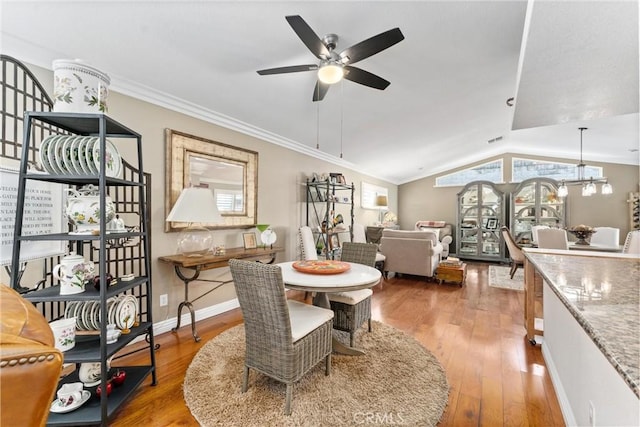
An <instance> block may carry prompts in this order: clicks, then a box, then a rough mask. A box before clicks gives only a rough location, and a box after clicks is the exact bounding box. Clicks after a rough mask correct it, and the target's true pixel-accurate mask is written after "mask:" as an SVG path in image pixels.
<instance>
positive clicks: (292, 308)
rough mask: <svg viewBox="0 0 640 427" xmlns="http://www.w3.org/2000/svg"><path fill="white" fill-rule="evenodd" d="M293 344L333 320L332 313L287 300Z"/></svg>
mask: <svg viewBox="0 0 640 427" xmlns="http://www.w3.org/2000/svg"><path fill="white" fill-rule="evenodd" d="M287 305H288V306H289V320H290V322H291V336H292V338H293V342H296V341H298V340H299V339H300V338H303V337H304V336H305V335H307V334H309V332H311V331H313V330H314V329H316V328H317V327H318V326H320V325H322V324H323V323H325V322H327V321H329V320H331V319H333V311H332V310H328V309H326V308H322V307H316V306H315V305H310V304H305V303H302V302H300V301H292V300H287Z"/></svg>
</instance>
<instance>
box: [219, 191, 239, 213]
mask: <svg viewBox="0 0 640 427" xmlns="http://www.w3.org/2000/svg"><path fill="white" fill-rule="evenodd" d="M215 196H216V205H217V206H218V210H219V211H220V213H222V214H225V213H227V214H232V213H236V212H242V206H243V204H242V191H234V190H215Z"/></svg>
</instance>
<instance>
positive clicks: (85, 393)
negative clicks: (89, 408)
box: [50, 390, 91, 414]
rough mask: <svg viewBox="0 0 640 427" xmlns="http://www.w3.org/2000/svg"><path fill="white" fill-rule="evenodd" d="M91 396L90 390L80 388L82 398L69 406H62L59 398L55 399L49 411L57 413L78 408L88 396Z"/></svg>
mask: <svg viewBox="0 0 640 427" xmlns="http://www.w3.org/2000/svg"><path fill="white" fill-rule="evenodd" d="M90 397H91V392H90V391H89V390H82V399H80V400H78V401H77V402H72V403H71V405H69V406H62V403H60V400H58V399H56V400H54V401H53V403H51V409H50V411H51V412H55V413H57V414H64V413H65V412H71V411H73V410H75V409H78V408H79V407H81V406H82V405H84V404H85V403H86V402H87V401H88V400H89V398H90Z"/></svg>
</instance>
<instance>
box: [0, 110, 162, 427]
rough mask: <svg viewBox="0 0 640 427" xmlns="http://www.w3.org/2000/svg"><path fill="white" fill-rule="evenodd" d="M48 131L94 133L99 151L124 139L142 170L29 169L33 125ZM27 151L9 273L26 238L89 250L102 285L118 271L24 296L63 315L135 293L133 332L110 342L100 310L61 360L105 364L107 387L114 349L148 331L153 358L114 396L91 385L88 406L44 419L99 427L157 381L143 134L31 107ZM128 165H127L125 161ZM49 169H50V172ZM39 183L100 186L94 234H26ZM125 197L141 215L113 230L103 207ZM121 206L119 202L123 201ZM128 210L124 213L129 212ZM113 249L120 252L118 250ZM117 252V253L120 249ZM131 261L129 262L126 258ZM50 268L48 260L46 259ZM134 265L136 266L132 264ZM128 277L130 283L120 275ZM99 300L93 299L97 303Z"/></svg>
mask: <svg viewBox="0 0 640 427" xmlns="http://www.w3.org/2000/svg"><path fill="white" fill-rule="evenodd" d="M42 128H47V129H56V132H61V133H65V134H70V135H84V136H93V137H96V138H97V142H96V144H99V146H100V149H99V152H100V153H106V152H107V151H105V149H106V148H107V143H109V144H110V142H109V141H108V140H107V139H106V138H107V136H108V137H109V138H112V139H114V138H122V139H123V141H125V140H126V142H127V143H129V142H131V141H135V144H136V146H135V150H134V151H135V152H136V153H137V164H136V168H137V171H138V172H137V173H131V174H128V175H126V176H124V177H122V178H121V177H120V176H114V175H113V174H108V173H106V171H107V166H106V163H107V160H106V158H107V156H106V155H103V156H100V157H101V158H100V159H99V160H98V161H97V162H96V166H98V165H99V167H97V168H96V169H97V170H98V173H97V174H91V173H87V174H78V173H76V174H71V173H64V172H65V171H64V170H63V171H62V172H63V173H58V174H54V173H41V172H34V171H33V170H32V169H30V164H32V163H33V160H32V159H33V156H32V155H31V154H30V153H33V152H34V151H37V150H38V147H36V143H38V142H39V143H41V142H42V141H40V140H39V138H38V137H36V136H34V134H35V133H36V132H35V130H38V129H42ZM23 141H24V145H23V149H22V158H21V161H20V169H19V172H18V191H17V206H18V209H17V212H16V218H15V235H14V241H13V251H12V262H11V270H10V271H13V272H17V271H19V270H20V262H21V261H20V252H21V248H22V245H23V244H25V243H27V242H37V241H52V240H56V241H64V242H67V244H68V248H69V249H70V250H71V249H72V248H75V252H77V253H79V254H85V255H86V256H88V257H89V258H90V259H92V260H94V261H95V262H96V265H97V267H98V270H97V271H98V272H99V276H98V277H99V279H100V283H103V284H106V283H108V281H107V274H109V271H108V270H109V269H115V270H116V271H115V272H114V273H116V274H113V276H114V277H115V278H116V279H115V282H114V283H112V284H110V285H107V286H100V287H99V289H96V288H94V287H93V286H91V285H87V287H86V289H85V291H84V292H82V293H78V294H72V295H61V294H60V286H58V285H55V284H53V285H52V286H45V287H44V288H41V289H39V288H38V289H36V290H32V291H30V292H27V293H25V294H23V296H24V297H25V298H26V299H28V300H30V301H32V302H34V303H54V304H57V305H58V307H62V309H58V315H59V316H62V315H63V314H62V313H64V307H65V306H66V305H67V304H70V303H71V302H72V301H79V302H82V301H85V302H86V301H95V302H98V303H99V304H98V305H99V307H100V312H101V313H107V312H108V301H109V299H112V298H115V297H116V296H118V295H124V294H127V295H131V297H132V298H135V301H136V304H137V306H138V310H137V312H138V315H137V316H138V317H137V319H136V321H135V322H134V323H133V325H132V327H131V328H130V330H129V332H128V333H126V334H123V335H121V336H120V337H119V338H118V339H117V341H116V342H112V343H110V344H107V322H108V316H107V315H101V316H100V320H99V322H98V323H99V328H98V329H99V330H98V331H97V333H95V334H93V335H84V336H76V344H75V346H74V347H73V348H71V349H69V350H67V351H65V352H64V353H63V354H64V362H65V363H71V364H76V366H79V364H81V363H88V362H94V363H100V369H101V375H100V378H101V380H100V385H99V387H101V389H102V390H107V382H108V379H109V375H110V372H109V366H108V360H109V359H110V358H112V357H113V356H114V355H115V354H116V353H118V352H119V351H121V350H122V349H123V348H124V347H125V346H126V345H128V344H130V343H131V342H132V341H134V340H135V339H136V338H138V337H141V336H144V337H145V338H146V340H147V342H148V343H149V345H148V347H147V348H148V352H149V361H148V364H147V365H143V366H124V367H120V368H119V369H120V370H124V371H125V373H126V381H125V382H124V383H123V384H122V385H121V386H120V387H114V388H113V389H112V392H111V394H109V395H108V396H107V393H102V394H101V396H99V397H98V396H96V393H95V391H96V389H89V391H90V392H91V397H90V398H89V399H88V401H87V402H86V404H83V405H82V406H80V407H79V408H77V409H75V410H73V411H70V412H66V413H55V412H51V413H50V416H49V418H48V420H47V425H91V424H101V425H107V424H108V421H109V419H110V417H111V416H112V415H113V414H114V413H115V412H116V411H117V410H118V409H119V408H120V407H121V406H122V405H123V404H124V403H125V402H127V401H128V400H129V399H130V398H131V397H132V395H133V393H134V392H135V390H136V389H137V388H138V387H139V386H140V385H141V384H142V382H143V381H144V380H145V379H146V378H147V377H148V376H149V375H151V377H152V384H153V385H155V384H156V364H155V344H154V338H153V321H152V315H151V301H152V299H151V295H152V293H151V275H150V273H151V268H150V241H149V235H148V233H149V232H150V227H149V214H148V211H147V210H148V209H149V206H148V196H147V192H148V187H147V183H145V178H146V177H147V175H146V174H143V173H141V172H140V171H143V170H144V169H143V165H142V138H141V136H140V134H138V133H136V132H134V131H132V130H131V129H128V128H127V127H126V126H124V125H122V124H120V123H118V122H117V121H115V120H113V119H111V118H110V117H108V116H106V115H105V114H102V113H95V114H94V113H55V112H27V113H25V116H24V133H23ZM127 165H128V164H127V163H126V162H125V166H127ZM49 172H51V171H49ZM31 180H34V181H41V182H48V183H56V184H59V185H61V186H63V187H65V188H66V186H69V187H71V188H76V189H77V188H80V187H82V186H84V185H87V184H92V185H94V186H96V187H97V188H98V190H99V194H100V196H99V206H100V221H99V232H98V233H97V234H70V233H64V232H63V233H53V234H28V233H23V232H22V225H23V218H24V209H23V206H24V201H25V194H26V188H27V182H29V181H31ZM111 193H113V194H126V196H117V195H116V196H115V198H116V199H123V198H127V199H128V200H127V202H126V204H123V205H122V206H125V205H126V206H129V208H124V207H123V211H124V212H129V213H131V212H133V213H135V215H134V216H136V217H138V218H139V220H138V224H137V225H136V226H134V227H127V228H125V229H121V230H117V231H116V232H113V231H109V230H108V228H107V221H106V217H105V215H106V214H105V205H106V198H107V195H108V194H111ZM116 205H117V206H119V204H118V202H116ZM131 206H135V209H134V210H133V211H127V209H130V207H131ZM124 212H123V213H124ZM128 242H134V243H133V246H137V249H136V251H137V252H136V251H133V250H132V249H131V248H127V247H126V246H127V244H128ZM114 248H115V249H116V250H117V251H120V252H118V253H117V254H114V253H113V249H114ZM117 251H116V252H117ZM126 254H128V255H129V257H130V258H131V259H129V260H127V255H126ZM45 265H46V264H45ZM133 266H135V267H133ZM134 269H135V270H136V271H135V273H136V274H135V275H134V277H133V278H132V279H131V277H125V273H131V272H132V271H124V270H134ZM20 279H21V275H19V274H12V275H11V286H12V287H13V288H14V289H18V288H21V284H20ZM123 279H125V280H123ZM94 304H95V303H94ZM78 381H79V377H78V369H76V370H75V371H73V372H71V373H70V374H68V375H66V376H64V377H63V378H62V379H61V381H60V384H59V386H61V385H62V384H65V383H69V382H78Z"/></svg>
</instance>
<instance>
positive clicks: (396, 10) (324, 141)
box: [0, 0, 640, 184]
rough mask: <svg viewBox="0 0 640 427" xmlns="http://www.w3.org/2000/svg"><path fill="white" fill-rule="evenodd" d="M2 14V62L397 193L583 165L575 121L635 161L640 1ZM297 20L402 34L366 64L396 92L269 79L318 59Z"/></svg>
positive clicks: (40, 5)
mask: <svg viewBox="0 0 640 427" xmlns="http://www.w3.org/2000/svg"><path fill="white" fill-rule="evenodd" d="M1 7H2V9H1V11H0V12H1V13H0V15H1V33H0V34H1V36H2V39H1V40H0V42H1V43H2V44H1V48H2V52H3V53H5V54H8V55H11V56H14V57H16V58H18V59H20V60H22V61H25V62H28V63H32V64H35V65H39V66H43V67H46V68H51V62H52V61H53V60H54V59H69V58H81V59H83V60H85V61H87V62H88V63H90V64H91V65H93V66H95V67H96V68H99V69H101V70H103V71H105V72H106V73H107V74H109V75H110V76H111V89H112V90H114V91H118V92H122V93H125V94H128V95H131V96H135V97H139V98H141V99H145V100H149V101H152V102H155V103H157V104H160V105H163V106H166V107H169V108H174V109H177V110H179V111H183V112H186V113H188V114H192V115H194V116H196V117H199V118H203V119H205V120H210V121H212V122H214V123H218V124H222V125H223V126H228V127H231V128H234V129H238V130H240V131H242V132H246V133H248V134H251V135H255V136H258V137H260V138H263V139H266V140H267V141H270V142H273V143H276V144H280V145H284V146H287V147H290V148H292V149H296V150H299V151H302V152H305V153H309V154H311V155H317V156H319V157H321V158H324V159H326V160H330V161H333V162H335V163H337V164H342V165H344V166H347V167H351V168H354V169H356V170H358V171H361V172H364V173H367V174H370V175H373V176H376V177H379V178H383V179H387V180H389V181H391V182H393V183H397V184H400V183H403V182H408V181H411V180H414V179H417V178H420V177H423V176H427V175H431V174H433V173H437V172H441V171H444V170H447V169H449V168H451V167H455V166H460V165H463V164H466V163H468V162H471V161H476V160H481V159H484V158H486V157H489V156H491V155H495V154H500V153H504V152H513V153H521V154H538V155H546V156H559V157H566V158H573V159H575V158H578V156H579V131H578V130H577V128H578V127H580V126H586V127H588V128H589V130H588V131H586V132H585V134H584V154H583V157H584V158H585V160H587V161H589V160H591V161H595V160H597V161H605V162H613V163H624V164H638V163H639V157H638V152H637V151H636V152H632V151H630V150H633V149H636V150H637V149H638V103H639V101H638V93H639V86H638V81H639V78H640V77H639V73H638V63H639V58H638V15H639V12H638V2H637V1H618V2H615V1H603V2H596V1H585V2H580V1H536V2H535V3H531V4H528V3H527V2H526V1H515V0H514V1H489V2H479V1H447V2H444V1H442V2H435V1H410V2H400V1H374V2H362V1H361V2H346V1H342V2H328V1H298V2H293V1H289V2H266V1H258V2H249V1H233V2H220V1H157V0H156V1H153V2H151V1H113V0H112V1H95V0H94V1H83V2H76V1H66V2H59V1H24V0H23V1H7V0H2V1H1ZM528 8H529V11H528V10H527V9H528ZM286 15H301V16H302V17H303V18H304V19H305V21H306V22H307V23H308V24H309V25H310V26H311V28H313V29H314V31H315V32H316V33H317V34H318V36H320V37H322V36H323V35H325V34H327V33H336V34H338V35H339V37H340V40H339V42H338V46H337V48H336V50H337V51H342V50H343V49H345V48H346V47H349V46H351V45H353V44H355V43H358V42H360V41H362V40H364V39H366V38H369V37H371V36H374V35H376V34H378V33H381V32H383V31H386V30H388V29H391V28H394V27H399V28H400V29H401V30H402V32H403V34H404V36H405V40H403V41H402V42H400V43H398V44H397V45H395V46H392V47H391V48H389V49H387V50H385V51H383V52H380V53H378V54H377V55H375V56H372V57H370V58H368V59H365V60H363V61H362V62H359V63H358V67H359V68H362V69H365V70H367V71H369V72H372V73H374V74H377V75H379V76H381V77H383V78H385V79H387V80H389V81H390V82H391V85H390V86H389V87H388V88H387V89H386V90H384V91H379V90H375V89H371V88H368V87H364V86H361V85H358V84H355V83H353V82H350V81H345V82H344V83H338V84H337V85H335V86H334V87H332V88H331V89H330V90H329V93H328V94H327V96H326V97H325V99H324V100H323V101H321V102H319V103H313V102H312V101H311V96H312V91H313V87H314V84H315V78H316V76H315V72H312V71H310V72H303V73H293V74H282V75H271V76H259V75H258V74H257V73H256V70H259V69H264V68H272V67H280V66H286V65H299V64H311V63H315V62H316V61H315V57H314V56H313V55H312V54H311V53H310V52H309V51H308V50H307V48H306V47H305V46H304V44H303V43H302V42H301V41H300V39H299V38H298V37H297V36H296V34H295V33H294V32H293V30H292V29H291V27H290V26H289V25H288V23H287V21H286V20H285V16H286ZM523 38H524V39H525V43H523ZM521 45H522V47H523V51H524V55H522V56H521ZM510 97H515V98H516V101H515V107H509V106H507V105H506V100H507V98H510ZM512 129H514V130H512ZM183 130H184V131H187V130H188V129H187V130H185V129H183ZM204 136H206V135H204ZM499 136H502V137H503V139H502V140H500V141H498V142H495V143H493V144H488V142H487V141H488V140H490V139H493V138H496V137H499ZM317 142H319V145H320V149H319V150H316V143H317ZM341 146H342V148H341ZM341 151H342V153H343V158H342V159H340V152H341Z"/></svg>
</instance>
